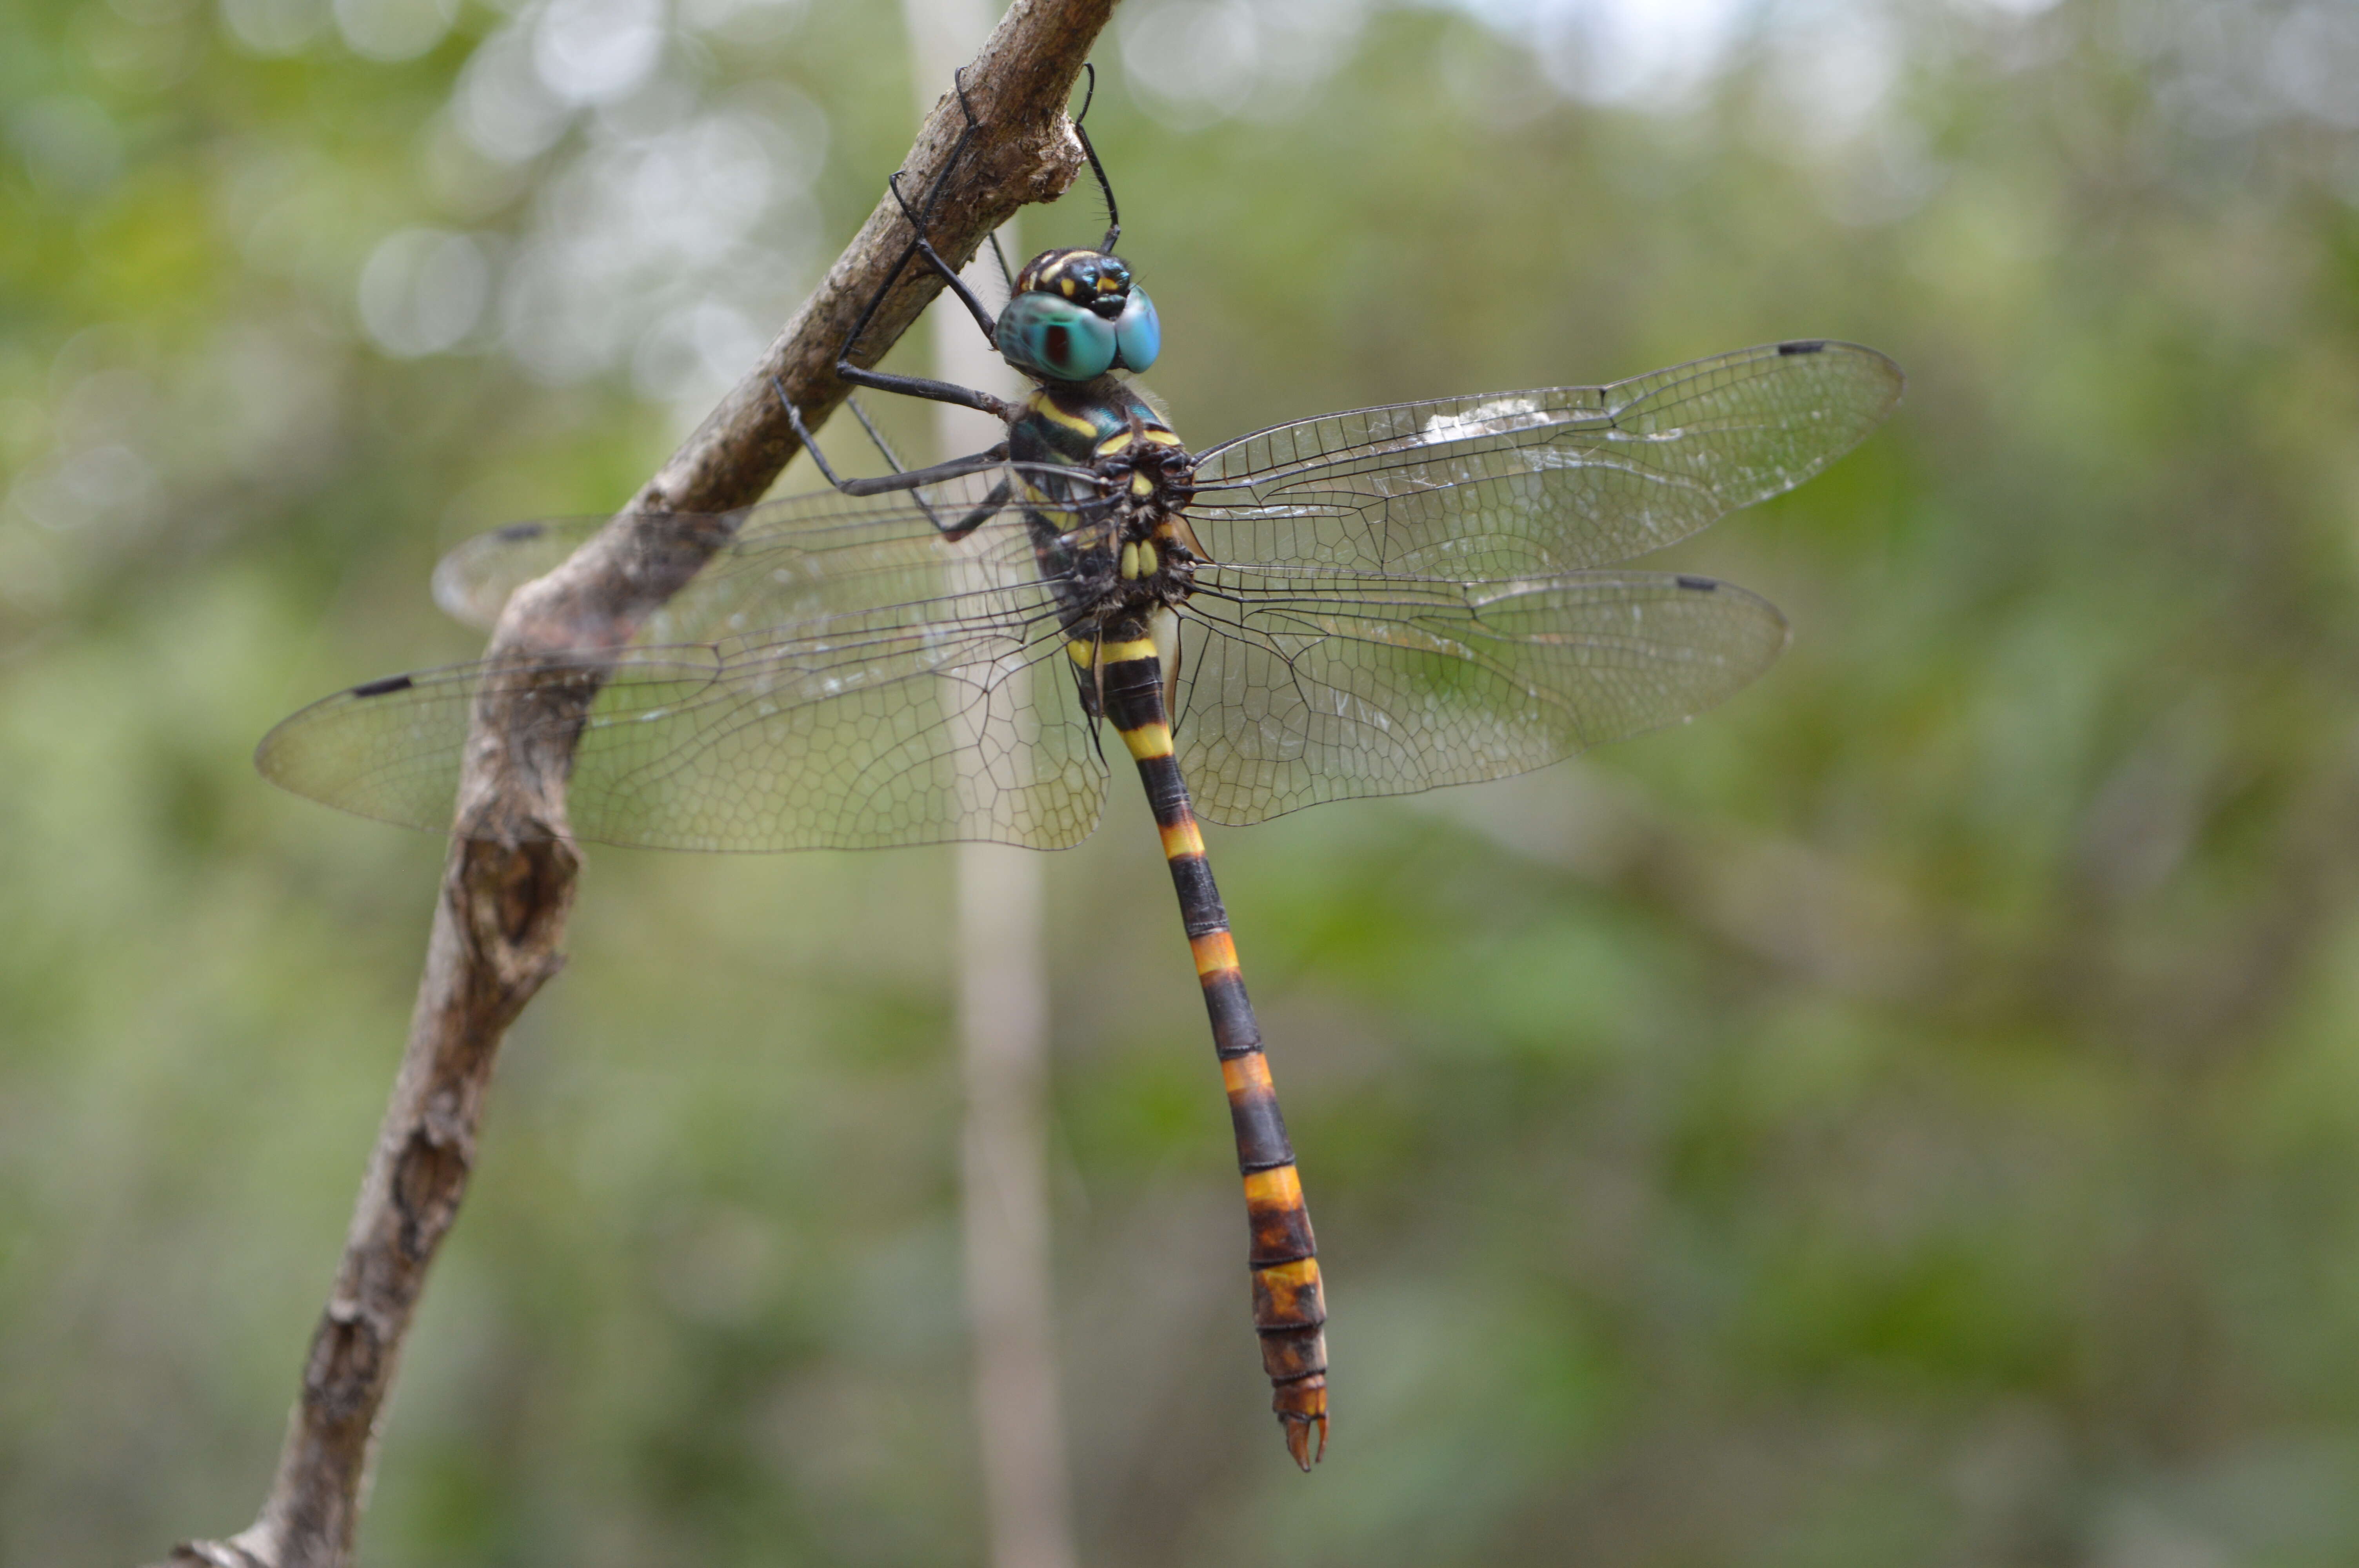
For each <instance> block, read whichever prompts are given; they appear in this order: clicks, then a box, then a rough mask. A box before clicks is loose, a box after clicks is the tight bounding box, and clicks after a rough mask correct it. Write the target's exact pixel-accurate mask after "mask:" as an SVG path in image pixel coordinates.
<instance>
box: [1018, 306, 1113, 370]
mask: <svg viewBox="0 0 2359 1568" xmlns="http://www.w3.org/2000/svg"><path fill="white" fill-rule="evenodd" d="M994 337H995V341H996V343H997V346H998V349H999V352H1000V356H1001V357H1002V358H1004V359H1005V360H1006V361H1007V362H1008V363H1009V364H1012V365H1014V366H1015V367H1016V369H1017V370H1020V371H1022V372H1024V373H1026V374H1027V375H1038V376H1046V377H1048V378H1049V380H1051V381H1090V380H1093V379H1095V378H1096V377H1098V376H1101V375H1103V374H1104V373H1106V372H1107V370H1108V369H1110V368H1112V366H1113V364H1114V323H1113V322H1111V321H1107V320H1103V319H1100V318H1099V317H1097V316H1096V315H1094V314H1093V313H1092V312H1091V311H1090V310H1089V309H1088V308H1086V307H1084V306H1080V305H1076V304H1074V303H1072V302H1071V300H1067V299H1060V298H1058V297H1056V296H1055V295H1053V294H1019V295H1017V296H1016V297H1015V298H1013V299H1011V300H1009V301H1008V302H1007V308H1006V309H1005V310H1003V311H1001V312H1000V313H999V329H998V330H997V332H996V333H995V334H994Z"/></svg>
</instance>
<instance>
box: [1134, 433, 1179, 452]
mask: <svg viewBox="0 0 2359 1568" xmlns="http://www.w3.org/2000/svg"><path fill="white" fill-rule="evenodd" d="M1138 438H1139V439H1140V440H1142V441H1152V442H1154V443H1155V444H1156V445H1157V446H1158V447H1176V446H1178V445H1179V444H1180V438H1179V437H1177V436H1175V435H1173V434H1172V433H1171V432H1170V431H1169V430H1158V429H1153V428H1148V429H1145V430H1141V431H1140V432H1139V433H1138Z"/></svg>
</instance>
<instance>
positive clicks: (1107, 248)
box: [1000, 60, 1122, 266]
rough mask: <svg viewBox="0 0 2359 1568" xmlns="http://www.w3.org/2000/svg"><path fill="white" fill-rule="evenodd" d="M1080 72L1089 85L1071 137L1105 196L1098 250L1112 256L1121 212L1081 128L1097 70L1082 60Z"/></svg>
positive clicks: (1093, 95)
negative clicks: (1088, 163) (1104, 209)
mask: <svg viewBox="0 0 2359 1568" xmlns="http://www.w3.org/2000/svg"><path fill="white" fill-rule="evenodd" d="M1082 70H1084V71H1086V72H1087V73H1088V74H1089V80H1090V85H1089V88H1088V90H1087V91H1086V92H1083V93H1082V112H1081V113H1080V114H1076V115H1074V116H1073V136H1074V138H1075V139H1076V140H1077V141H1079V142H1080V143H1081V144H1082V153H1083V154H1084V155H1085V156H1086V157H1088V158H1089V160H1090V172H1091V173H1092V174H1094V175H1096V176H1097V177H1098V189H1099V190H1101V191H1103V193H1104V195H1105V204H1106V232H1105V238H1104V239H1103V240H1102V241H1100V242H1099V243H1098V249H1100V250H1102V251H1104V252H1106V253H1107V254H1113V251H1114V242H1115V241H1117V240H1119V239H1121V238H1122V210H1121V209H1120V208H1118V207H1116V206H1115V205H1114V181H1113V180H1111V179H1108V178H1106V171H1105V165H1103V164H1102V163H1100V162H1099V161H1098V149H1097V148H1096V147H1095V146H1092V145H1091V142H1090V134H1089V132H1087V131H1085V130H1083V129H1082V121H1084V120H1086V119H1088V118H1089V117H1090V105H1091V104H1092V103H1095V102H1096V101H1097V96H1098V68H1097V67H1096V66H1094V65H1092V64H1090V63H1089V62H1088V61H1087V60H1083V61H1082ZM1000 265H1003V266H1005V265H1006V263H1005V262H1002V263H1001V264H1000Z"/></svg>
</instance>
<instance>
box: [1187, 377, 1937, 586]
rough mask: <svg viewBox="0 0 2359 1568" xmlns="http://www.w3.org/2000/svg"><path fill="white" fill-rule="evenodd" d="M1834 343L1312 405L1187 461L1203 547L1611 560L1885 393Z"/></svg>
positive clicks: (1858, 423)
mask: <svg viewBox="0 0 2359 1568" xmlns="http://www.w3.org/2000/svg"><path fill="white" fill-rule="evenodd" d="M1900 391H1901V376H1900V370H1899V367H1898V366H1897V365H1895V364H1894V363H1893V362H1891V361H1890V360H1888V359H1886V358H1885V356H1884V355H1882V354H1880V353H1877V352H1876V351H1875V350H1873V349H1864V348H1860V347H1858V346H1856V345H1854V344H1851V343H1835V342H1822V341H1813V342H1792V343H1773V344H1769V345H1767V346H1765V347H1762V348H1757V349H1742V350H1739V351H1736V352H1734V353H1729V354H1720V355H1717V356H1715V357H1713V358H1711V359H1704V360H1697V361H1695V362H1693V363H1691V364H1684V365H1679V366H1676V367H1674V368H1672V369H1669V370H1661V371H1657V372H1655V373H1653V374H1651V375H1642V376H1639V377H1637V378H1636V380H1632V381H1624V382H1616V383H1614V384H1613V385H1611V386H1575V387H1546V388H1541V389H1539V390H1537V391H1531V392H1504V393H1493V394H1491V395H1486V396H1481V397H1453V398H1442V399H1439V400H1436V401H1433V402H1427V403H1402V404H1395V405H1392V406H1387V407H1382V408H1362V409H1356V410H1353V412H1351V413H1346V414H1330V415H1327V416H1323V417H1321V418H1317V419H1305V420H1301V421H1299V422H1298V423H1295V424H1291V425H1278V426H1274V427H1271V428H1269V429H1266V430H1261V431H1257V432H1256V433H1255V434H1253V435H1250V436H1244V437H1240V438H1237V439H1236V440H1234V441H1231V442H1228V443H1226V444H1224V445H1222V446H1218V447H1214V448H1212V449H1211V450H1210V451H1207V452H1205V453H1204V454H1203V455H1202V456H1201V458H1200V459H1199V460H1198V464H1197V469H1196V487H1197V499H1196V502H1195V503H1194V504H1193V505H1192V506H1190V509H1189V515H1190V518H1192V519H1193V520H1194V522H1195V525H1196V531H1197V533H1198V534H1199V535H1201V537H1202V539H1203V541H1204V545H1205V547H1206V548H1207V549H1208V550H1210V551H1211V552H1212V555H1213V556H1214V557H1218V558H1220V559H1222V560H1228V561H1266V562H1299V563H1302V564H1305V565H1312V564H1316V565H1322V566H1328V567H1333V568H1341V569H1343V570H1346V571H1354V572H1376V573H1384V574H1386V575H1391V576H1400V577H1430V578H1437V579H1454V580H1477V581H1479V580H1497V579H1513V578H1523V577H1540V576H1549V575H1553V574H1556V573H1560V572H1565V571H1571V570H1577V569H1580V568H1588V567H1600V566H1610V565H1612V564H1614V563H1615V562H1618V561H1624V560H1627V559H1629V558H1630V557H1633V556H1637V555H1643V554H1644V553H1646V552H1647V551H1649V550H1655V549H1660V548H1661V547H1663V546H1666V545H1669V544H1672V543H1674V542H1676V541H1678V540H1680V539H1683V538H1685V537H1687V536H1688V535H1690V534H1692V533H1694V532H1696V531H1697V530H1698V529H1700V528H1702V527H1704V526H1706V525H1708V524H1711V523H1712V521H1713V520H1714V519H1716V518H1718V517H1720V516H1721V515H1722V514H1724V513H1727V512H1731V511H1734V509H1736V508H1737V507H1740V506H1748V505H1750V504H1752V503H1755V502H1756V501H1761V500H1765V499H1767V497H1769V496H1772V495H1776V494H1778V493H1780V492H1784V491H1787V490H1790V489H1792V488H1793V487H1794V486H1796V485H1798V484H1799V483H1801V482H1802V481H1804V480H1806V479H1809V478H1810V476H1811V475H1812V474H1814V473H1817V472H1818V471H1819V470H1821V469H1822V468H1824V467H1825V466H1826V465H1827V464H1829V463H1830V462H1832V461H1833V460H1835V459H1836V458H1838V457H1841V456H1842V455H1843V453H1845V452H1847V451H1849V450H1850V449H1852V448H1853V447H1854V446H1857V445H1858V444H1859V443H1860V441H1861V440H1863V439H1864V438H1866V436H1867V434H1868V432H1869V431H1871V430H1873V429H1875V427H1876V426H1877V425H1878V424H1880V423H1882V422H1883V420H1884V417H1885V416H1886V415H1887V414H1889V413H1891V411H1892V408H1893V406H1894V405H1895V404H1896V403H1897V402H1898V401H1899V397H1900Z"/></svg>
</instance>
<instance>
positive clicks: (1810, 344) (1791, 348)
mask: <svg viewBox="0 0 2359 1568" xmlns="http://www.w3.org/2000/svg"><path fill="white" fill-rule="evenodd" d="M1826 346H1827V341H1826V340H1825V339H1824V338H1809V339H1802V340H1799V341H1795V342H1791V343H1780V344H1778V345H1777V351H1778V352H1779V353H1781V354H1815V353H1817V352H1818V351H1821V349H1823V348H1825V347H1826Z"/></svg>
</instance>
